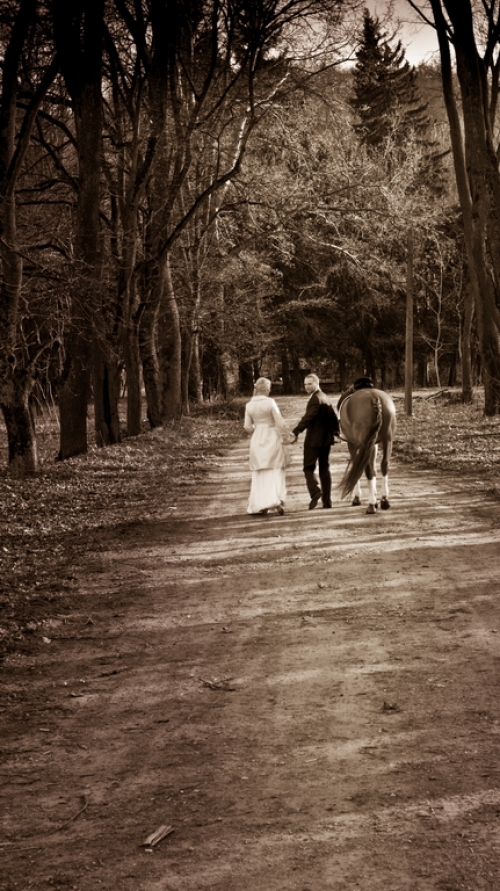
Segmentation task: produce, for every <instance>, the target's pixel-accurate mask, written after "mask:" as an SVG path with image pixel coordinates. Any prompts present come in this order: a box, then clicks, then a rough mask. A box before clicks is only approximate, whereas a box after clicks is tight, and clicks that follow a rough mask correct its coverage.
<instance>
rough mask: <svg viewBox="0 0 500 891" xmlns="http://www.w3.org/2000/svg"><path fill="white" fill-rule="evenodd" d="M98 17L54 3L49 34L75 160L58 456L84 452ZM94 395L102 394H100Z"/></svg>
mask: <svg viewBox="0 0 500 891" xmlns="http://www.w3.org/2000/svg"><path fill="white" fill-rule="evenodd" d="M74 15H76V16H77V19H76V20H75V19H74V18H73V16H74ZM103 16H104V0H83V3H82V6H81V8H80V9H79V10H78V11H77V12H76V13H75V10H74V8H73V7H72V4H67V3H66V0H57V2H56V3H55V15H54V23H55V32H54V33H55V35H56V42H57V45H58V51H59V53H60V56H61V65H62V71H63V75H64V78H65V82H66V86H67V88H68V90H69V92H70V95H71V97H72V100H73V106H74V120H75V130H76V142H77V151H78V164H79V183H78V204H77V212H76V245H75V253H76V258H77V264H78V266H77V275H78V281H77V285H76V288H75V290H74V293H73V299H72V307H71V314H72V318H71V336H70V342H69V343H65V352H66V370H65V376H64V379H63V383H62V387H61V389H60V391H59V413H60V421H61V430H60V448H59V458H60V459H61V460H64V459H65V458H69V457H71V456H72V455H78V454H82V453H84V452H86V451H87V423H86V420H87V397H88V391H89V380H90V373H91V360H92V339H93V338H92V330H93V326H94V319H95V317H96V316H97V310H98V307H97V301H96V296H97V294H98V293H99V290H100V288H99V278H100V261H99V211H100V178H101V147H102V145H101V144H102V93H101V65H102V33H103ZM75 25H78V27H75ZM97 398H98V399H101V398H102V395H101V393H100V392H98V393H97ZM101 413H102V414H104V408H103V407H99V408H98V411H97V414H98V415H100V414H101Z"/></svg>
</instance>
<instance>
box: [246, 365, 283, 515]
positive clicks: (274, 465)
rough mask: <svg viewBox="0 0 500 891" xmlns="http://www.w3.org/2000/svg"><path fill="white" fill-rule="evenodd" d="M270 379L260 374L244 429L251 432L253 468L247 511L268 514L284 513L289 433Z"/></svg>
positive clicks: (249, 403) (248, 406) (247, 411)
mask: <svg viewBox="0 0 500 891" xmlns="http://www.w3.org/2000/svg"><path fill="white" fill-rule="evenodd" d="M270 392H271V381H270V380H268V378H267V377H259V379H258V380H257V381H256V382H255V385H254V395H253V398H252V399H251V400H250V402H248V403H247V405H246V406H245V424H244V426H245V430H246V432H247V433H251V434H252V438H251V440H250V470H251V471H252V484H251V488H250V497H249V499H248V508H247V513H249V514H264V515H265V514H267V513H269V512H270V511H274V512H276V513H278V514H280V515H283V514H284V513H285V511H284V507H283V505H284V503H285V498H286V480H285V465H286V463H287V459H286V454H285V450H284V448H283V441H282V440H283V437H284V436H286V435H290V433H289V430H288V427H287V426H286V424H285V421H284V420H283V418H282V415H281V412H280V410H279V408H278V406H277V404H276V402H275V401H274V399H271V398H270V396H269V393H270Z"/></svg>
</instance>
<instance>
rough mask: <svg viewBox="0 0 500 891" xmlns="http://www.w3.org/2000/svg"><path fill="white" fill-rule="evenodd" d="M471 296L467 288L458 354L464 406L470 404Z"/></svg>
mask: <svg viewBox="0 0 500 891" xmlns="http://www.w3.org/2000/svg"><path fill="white" fill-rule="evenodd" d="M472 310H473V305H472V294H471V292H470V289H469V287H466V288H465V291H464V318H463V322H462V332H461V342H460V352H461V362H462V402H463V403H464V404H465V405H470V404H471V403H472V351H471V333H472Z"/></svg>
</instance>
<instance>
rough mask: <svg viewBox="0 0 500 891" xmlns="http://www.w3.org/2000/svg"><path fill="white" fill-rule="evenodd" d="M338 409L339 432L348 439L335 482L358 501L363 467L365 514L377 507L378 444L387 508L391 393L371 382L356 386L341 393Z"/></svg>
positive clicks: (393, 412) (393, 414)
mask: <svg viewBox="0 0 500 891" xmlns="http://www.w3.org/2000/svg"><path fill="white" fill-rule="evenodd" d="M339 409H340V430H341V433H340V436H341V438H342V439H344V440H345V441H346V442H347V445H348V448H349V461H348V464H347V467H346V469H345V471H344V475H343V477H342V479H341V481H340V483H339V485H338V488H339V489H340V492H341V497H342V498H345V497H346V496H347V495H350V494H351V492H354V497H353V500H352V504H353V505H359V504H361V486H360V478H361V476H362V474H363V471H364V472H365V474H366V477H367V479H368V486H369V498H368V509H367V511H366V513H367V514H374V513H376V511H377V507H378V501H377V470H376V459H377V451H378V446H379V445H381V447H382V461H381V470H382V496H381V499H380V507H381V509H382V510H388V509H389V507H390V504H389V481H388V471H389V459H390V457H391V452H392V441H393V438H394V433H395V430H396V409H395V406H394V402H393V401H392V399H391V397H390V396H389V395H388V394H387V393H384V391H383V390H377V389H376V388H375V387H373V386H370V387H367V388H364V389H355V390H354V392H352V393H350V394H348V395H347V396H345V397H342V398H341V400H340V402H339Z"/></svg>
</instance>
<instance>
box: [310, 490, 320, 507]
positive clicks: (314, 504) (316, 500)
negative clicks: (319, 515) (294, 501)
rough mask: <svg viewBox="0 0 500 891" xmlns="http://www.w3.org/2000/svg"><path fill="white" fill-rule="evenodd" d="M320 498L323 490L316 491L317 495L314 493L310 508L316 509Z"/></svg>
mask: <svg viewBox="0 0 500 891" xmlns="http://www.w3.org/2000/svg"><path fill="white" fill-rule="evenodd" d="M320 498H321V492H316V495H313V497H312V498H311V500H310V502H309V510H314V508H315V507H316V505H317V503H318V501H319V499H320Z"/></svg>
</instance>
